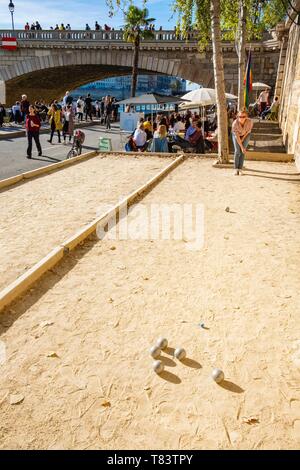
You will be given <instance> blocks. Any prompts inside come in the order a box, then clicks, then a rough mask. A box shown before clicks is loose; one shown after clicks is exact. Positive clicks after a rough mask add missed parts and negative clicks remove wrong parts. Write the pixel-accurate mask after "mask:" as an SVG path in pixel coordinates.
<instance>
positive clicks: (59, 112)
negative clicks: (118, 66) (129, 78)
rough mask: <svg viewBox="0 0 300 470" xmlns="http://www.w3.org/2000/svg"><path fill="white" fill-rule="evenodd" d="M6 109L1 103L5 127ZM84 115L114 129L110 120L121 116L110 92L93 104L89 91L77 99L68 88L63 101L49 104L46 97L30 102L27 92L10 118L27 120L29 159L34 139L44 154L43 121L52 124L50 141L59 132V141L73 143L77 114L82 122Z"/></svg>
mask: <svg viewBox="0 0 300 470" xmlns="http://www.w3.org/2000/svg"><path fill="white" fill-rule="evenodd" d="M5 115H6V111H5V108H4V106H2V105H1V103H0V126H2V124H3V121H4V117H5ZM84 115H85V119H86V121H87V120H88V119H89V120H90V121H92V120H93V116H96V117H98V118H99V119H100V124H105V125H106V129H111V122H112V121H116V120H117V117H118V105H117V104H116V99H115V98H114V97H111V96H110V95H108V96H105V97H103V98H102V100H101V101H96V103H95V104H94V103H93V100H92V97H91V95H90V94H88V95H87V96H86V97H85V98H83V97H82V96H81V97H80V98H79V99H78V100H77V101H76V100H74V99H73V97H72V96H71V94H70V92H69V91H67V92H66V93H65V96H64V97H63V99H62V101H61V102H58V101H57V100H54V101H52V102H51V103H50V105H48V106H47V105H46V104H45V103H44V101H43V100H39V101H36V102H35V103H34V104H31V103H30V102H29V100H28V98H27V95H22V99H21V101H17V102H16V103H15V105H14V106H12V110H11V117H10V119H11V120H14V121H15V122H16V123H18V124H21V123H25V128H26V133H27V138H28V147H27V158H32V141H33V140H34V142H35V144H36V147H37V150H38V155H39V156H41V155H42V149H41V144H40V139H39V134H40V128H41V125H42V122H43V121H48V122H49V125H50V137H49V139H48V142H49V143H51V144H52V143H53V138H54V135H55V134H57V138H58V143H62V139H63V143H64V144H65V145H66V144H67V139H68V141H69V142H71V139H72V136H73V133H74V127H75V121H76V116H77V119H78V121H79V122H82V121H83V117H84Z"/></svg>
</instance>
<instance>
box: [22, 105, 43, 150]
mask: <svg viewBox="0 0 300 470" xmlns="http://www.w3.org/2000/svg"><path fill="white" fill-rule="evenodd" d="M40 128H41V121H40V118H39V117H38V116H37V115H36V112H35V109H34V106H32V105H30V106H29V114H28V116H27V117H26V131H27V139H28V147H27V158H32V139H34V141H35V144H36V148H37V151H38V155H39V157H41V156H42V147H41V144H40Z"/></svg>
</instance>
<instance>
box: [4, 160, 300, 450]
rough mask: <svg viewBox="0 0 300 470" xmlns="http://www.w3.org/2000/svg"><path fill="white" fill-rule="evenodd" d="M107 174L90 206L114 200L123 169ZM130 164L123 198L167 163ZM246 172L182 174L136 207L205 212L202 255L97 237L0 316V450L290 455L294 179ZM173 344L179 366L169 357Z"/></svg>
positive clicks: (295, 395) (299, 296)
mask: <svg viewBox="0 0 300 470" xmlns="http://www.w3.org/2000/svg"><path fill="white" fill-rule="evenodd" d="M106 160H109V159H103V160H101V159H99V160H97V161H99V162H100V163H99V167H97V169H96V171H99V172H100V171H101V169H102V178H103V181H104V180H105V181H106V179H105V172H106V168H110V171H111V173H110V174H109V175H110V176H108V177H107V181H106V183H107V186H106V190H105V191H104V192H102V193H101V191H100V192H99V195H100V198H102V197H103V198H106V199H107V200H111V199H113V200H114V201H115V200H116V198H117V197H118V189H119V186H118V182H119V181H118V180H117V179H116V180H114V185H112V187H110V186H109V184H108V182H109V178H110V177H111V174H114V173H115V171H116V166H117V165H119V164H120V160H116V161H115V162H114V163H112V162H113V160H109V162H110V163H107V161H106ZM126 161H127V160H126ZM141 161H143V165H144V166H145V168H146V169H147V171H146V170H145V172H144V174H143V175H142V176H143V177H141V176H140V178H141V179H140V180H139V181H137V180H136V179H133V180H131V182H130V184H129V186H130V189H131V190H133V189H135V187H137V186H138V185H139V184H142V183H143V182H144V181H146V179H148V178H150V177H151V176H152V173H151V172H152V168H154V167H159V169H161V168H162V167H163V166H166V165H167V163H168V162H167V161H164V160H163V161H162V160H158V159H153V158H152V157H151V158H148V159H147V158H145V159H144V160H143V158H141ZM88 163H89V162H86V163H85V165H87V167H86V169H87V168H88ZM131 163H132V164H133V167H130V169H129V170H128V171H129V174H131V175H132V174H133V173H134V171H136V173H134V174H135V175H137V174H138V170H135V169H134V166H135V165H136V163H137V162H136V161H135V160H131V161H130V165H131ZM102 164H103V166H102V167H101V165H102ZM121 164H124V165H127V164H128V165H129V163H123V162H122V163H121ZM97 165H98V163H97ZM110 165H111V166H110ZM113 165H115V166H114V167H113ZM247 167H248V169H249V170H248V171H247V172H246V174H245V176H242V177H234V176H233V175H232V173H233V172H232V170H229V169H224V170H220V169H218V170H217V169H214V168H212V162H211V161H209V160H200V161H199V160H194V159H191V160H187V161H185V162H184V163H183V164H181V165H179V166H178V167H177V168H176V169H175V170H174V171H173V172H172V173H170V174H169V175H168V176H167V177H166V178H165V179H164V180H163V181H162V182H161V183H160V184H159V185H157V186H156V187H155V188H154V189H153V190H152V191H151V192H150V193H149V194H148V195H146V196H145V198H144V199H143V200H142V201H141V203H140V204H143V205H144V206H146V207H150V205H151V204H173V203H177V204H180V205H182V204H203V207H204V246H203V247H202V248H201V249H199V250H197V251H192V250H189V249H187V240H186V239H183V240H173V239H170V240H161V239H156V240H151V239H148V240H138V239H136V240H133V239H127V240H109V239H105V240H102V241H101V240H99V239H97V238H96V237H93V238H92V239H90V240H88V241H87V242H86V243H85V244H83V245H82V246H81V247H79V248H78V249H76V250H75V251H73V252H71V253H70V254H69V255H67V257H66V258H65V259H64V260H63V261H62V262H61V263H60V264H59V265H57V266H56V267H55V268H53V269H52V270H51V272H49V273H48V274H46V275H45V276H44V277H43V278H42V279H41V281H40V282H38V283H37V284H36V285H35V286H34V288H33V289H32V290H31V291H30V292H29V293H28V294H27V295H25V296H24V297H23V298H21V299H20V300H19V301H17V302H15V303H14V304H12V305H11V306H10V307H9V308H7V309H6V310H5V311H4V312H3V313H2V314H0V340H1V341H2V344H4V345H5V347H6V353H7V354H6V357H7V359H6V361H4V362H3V364H2V365H0V373H1V379H2V380H1V390H0V447H1V448H2V449H8V448H12V449H38V448H42V449H132V448H133V449H215V448H217V449H299V447H300V445H299V443H300V385H299V379H300V338H299V318H298V317H299V311H300V289H299V278H300V267H299V254H300V243H299V241H300V240H299V237H300V236H299V228H300V227H299V226H300V192H299V181H300V177H299V174H297V172H296V170H295V167H294V166H293V165H292V164H276V163H262V162H247ZM113 168H115V169H113ZM140 168H141V167H140ZM159 169H156V170H154V173H155V172H158V171H159ZM65 171H66V170H64V171H63V172H61V173H60V175H61V177H60V178H61V181H63V175H65V174H66V173H65ZM72 171H75V167H74V168H73V169H72ZM139 171H140V170H139ZM150 173H151V174H150ZM95 174H96V173H94V174H93V173H92V172H91V173H90V174H89V175H88V176H86V179H85V184H86V185H89V184H91V185H93V183H92V182H93V181H94V177H95ZM57 175H58V173H57V174H56V176H57ZM54 176H55V175H51V176H46V177H44V178H42V179H39V180H35V181H33V182H30V183H27V185H28V189H27V190H28V191H29V189H30V187H32V185H33V184H35V185H36V184H37V183H38V182H41V183H42V182H43V183H44V184H45V186H43V184H41V185H40V188H38V187H37V188H36V189H35V191H36V192H35V197H36V201H39V198H40V197H41V196H40V193H39V191H42V190H43V189H42V188H43V187H47V185H48V182H49V181H50V178H52V183H51V188H52V191H53V193H56V191H57V189H56V186H55V178H54ZM97 177H98V176H97ZM120 178H121V176H120ZM136 178H137V177H136ZM68 181H69V185H70V186H71V182H70V181H71V180H68ZM132 182H133V183H134V184H133V187H132V184H131V183H132ZM123 184H124V183H122V185H123ZM25 186H26V185H25ZM129 186H126V190H127V192H128V191H129ZM20 188H21V187H19V188H15V189H16V190H17V189H20ZM123 190H124V186H120V192H121V193H122V194H124V191H123ZM12 191H13V189H12ZM8 196H9V194H8ZM1 197H3V194H1ZM16 204H17V200H16ZM56 204H57V201H56V202H55V205H54V208H55V210H56ZM60 204H61V208H60V210H62V209H63V207H64V198H62V199H61V200H60ZM68 204H69V202H68ZM80 204H81V202H80V201H79V200H77V199H76V198H74V200H73V206H72V207H73V212H74V217H75V218H74V222H76V223H77V221H80V222H81V223H84V220H83V219H84V216H83V214H84V210H83V209H82V212H81V215H80V217H79V218H78V219H76V214H77V210H78V211H79V206H80ZM87 206H88V204H87V205H86V207H87ZM227 207H229V211H226V210H225V209H226V208H227ZM82 208H83V206H82ZM1 210H3V209H1ZM48 210H50V209H47V210H45V211H44V212H45V214H46V213H47V211H48ZM51 210H54V209H51ZM28 211H29V209H28ZM37 214H39V213H38V212H37ZM21 215H22V214H21V213H20V216H21ZM90 215H91V212H90V213H89V216H90ZM131 216H132V215H131ZM131 216H129V218H130V217H131ZM27 217H28V216H27ZM28 220H29V219H28ZM72 223H73V222H72ZM58 225H60V219H59V220H58V221H57V224H56V223H53V226H54V227H56V226H58ZM33 226H34V224H33ZM69 228H71V227H69ZM57 230H58V229H57ZM62 232H64V230H62V231H61V232H60V231H57V232H56V238H59V237H60V236H61V235H63V233H62ZM49 233H50V232H49ZM48 236H49V237H50V234H48V232H47V233H46V231H45V232H44V233H43V234H42V236H41V239H46V240H47V237H48ZM25 239H26V247H27V248H26V251H27V252H28V253H33V251H31V250H32V249H33V247H31V246H30V244H28V239H30V232H29V231H28V232H26V236H25ZM51 240H52V239H51ZM53 241H54V240H53ZM56 243H57V240H56ZM50 245H51V243H50ZM10 250H12V247H11V248H10ZM11 252H13V250H12V251H11ZM32 256H33V257H34V256H35V255H32ZM12 264H14V263H12ZM12 269H13V268H12ZM5 272H6V271H5ZM4 284H6V283H4ZM200 323H204V325H205V329H204V328H201V327H200V326H199V324H200ZM159 336H166V337H167V338H168V340H169V346H170V348H169V349H168V350H167V351H166V352H164V353H163V355H162V356H163V358H162V361H163V362H164V365H165V372H164V373H163V374H162V375H161V376H159V375H156V374H155V373H154V372H153V370H152V358H151V357H150V355H149V348H150V347H151V346H152V345H153V344H154V342H155V341H156V339H157V338H158V337H159ZM178 346H181V347H183V348H185V349H186V351H187V357H188V359H187V360H185V361H183V362H180V361H178V360H177V359H174V358H173V357H172V348H176V347H178ZM214 367H218V368H221V369H222V370H223V371H224V374H225V381H224V382H223V383H222V384H221V385H217V384H216V383H215V382H213V380H212V379H211V371H212V369H213V368H214Z"/></svg>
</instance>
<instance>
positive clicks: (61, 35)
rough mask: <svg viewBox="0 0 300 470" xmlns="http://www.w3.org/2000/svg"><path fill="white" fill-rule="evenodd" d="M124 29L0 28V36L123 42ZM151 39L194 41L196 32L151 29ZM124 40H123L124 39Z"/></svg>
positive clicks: (35, 39) (41, 39) (150, 40)
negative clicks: (35, 29) (186, 33)
mask: <svg viewBox="0 0 300 470" xmlns="http://www.w3.org/2000/svg"><path fill="white" fill-rule="evenodd" d="M123 34H124V31H122V30H119V31H104V30H101V31H79V30H73V31H72V30H71V31H60V30H50V31H44V30H38V31H31V30H30V31H23V30H16V31H14V32H13V31H11V30H0V38H2V37H16V38H17V40H20V41H36V42H38V41H43V42H44V41H46V42H48V41H49V42H51V41H53V42H59V41H70V42H71V41H72V42H73V41H95V42H99V41H116V42H123V41H124V40H123ZM153 34H154V36H153V39H147V42H152V41H153V42H155V41H166V42H167V41H173V42H174V41H182V42H186V41H187V40H190V41H193V42H196V41H197V33H196V32H191V33H189V35H188V38H185V37H183V36H182V35H178V34H176V32H175V31H174V30H173V31H162V30H159V31H153ZM124 42H125V41H124Z"/></svg>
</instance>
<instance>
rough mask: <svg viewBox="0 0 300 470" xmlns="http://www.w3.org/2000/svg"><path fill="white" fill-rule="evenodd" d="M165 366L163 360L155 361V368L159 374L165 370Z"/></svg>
mask: <svg viewBox="0 0 300 470" xmlns="http://www.w3.org/2000/svg"><path fill="white" fill-rule="evenodd" d="M164 368H165V366H164V365H163V363H162V362H161V361H154V362H153V370H154V372H156V373H157V374H161V373H162V372H163V370H164Z"/></svg>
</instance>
